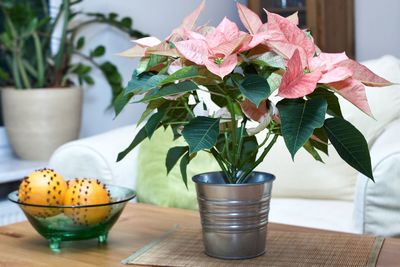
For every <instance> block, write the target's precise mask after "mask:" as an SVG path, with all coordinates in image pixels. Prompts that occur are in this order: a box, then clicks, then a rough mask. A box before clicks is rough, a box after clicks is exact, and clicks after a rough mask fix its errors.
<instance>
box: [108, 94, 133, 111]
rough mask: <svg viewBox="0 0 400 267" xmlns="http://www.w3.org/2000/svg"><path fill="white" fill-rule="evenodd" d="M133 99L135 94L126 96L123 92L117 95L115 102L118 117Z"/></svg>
mask: <svg viewBox="0 0 400 267" xmlns="http://www.w3.org/2000/svg"><path fill="white" fill-rule="evenodd" d="M132 97H133V94H125V93H124V92H121V93H119V94H118V95H117V97H116V98H115V100H114V102H113V107H114V112H115V116H118V115H119V114H120V113H121V111H122V110H123V109H124V107H125V106H126V105H127V104H128V103H129V101H130V100H131V98H132Z"/></svg>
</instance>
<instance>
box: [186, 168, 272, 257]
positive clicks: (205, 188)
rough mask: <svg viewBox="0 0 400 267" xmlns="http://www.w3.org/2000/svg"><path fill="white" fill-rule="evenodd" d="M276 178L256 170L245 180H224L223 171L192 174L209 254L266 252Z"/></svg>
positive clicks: (254, 254) (225, 255)
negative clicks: (240, 181) (245, 181)
mask: <svg viewBox="0 0 400 267" xmlns="http://www.w3.org/2000/svg"><path fill="white" fill-rule="evenodd" d="M274 180H275V176H274V175H272V174H269V173H262V172H253V173H252V174H251V178H250V180H249V182H248V183H246V184H225V183H224V180H223V173H222V172H211V173H204V174H199V175H196V176H194V177H193V181H194V182H195V184H196V191H197V200H198V203H199V211H200V217H201V224H202V227H203V243H204V248H205V253H206V254H207V255H209V256H212V257H216V258H222V259H247V258H253V257H257V256H260V255H262V254H264V253H265V249H266V235H267V224H268V214H269V204H270V199H271V190H272V182H273V181H274Z"/></svg>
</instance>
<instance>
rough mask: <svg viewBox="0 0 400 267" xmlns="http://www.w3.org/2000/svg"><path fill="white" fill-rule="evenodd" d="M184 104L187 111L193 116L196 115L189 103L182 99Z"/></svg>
mask: <svg viewBox="0 0 400 267" xmlns="http://www.w3.org/2000/svg"><path fill="white" fill-rule="evenodd" d="M182 102H183V105H184V106H185V109H186V110H187V112H188V113H189V114H190V116H192V118H194V117H196V116H195V115H194V113H193V111H192V110H191V109H190V107H189V105H188V103H187V102H186V101H185V100H183V99H182Z"/></svg>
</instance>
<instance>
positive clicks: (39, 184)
mask: <svg viewBox="0 0 400 267" xmlns="http://www.w3.org/2000/svg"><path fill="white" fill-rule="evenodd" d="M66 191H67V183H66V182H65V180H64V178H63V177H62V176H61V175H60V174H58V173H56V172H55V171H54V170H52V169H47V168H44V169H40V170H37V171H34V172H32V173H31V174H29V175H28V176H26V177H25V178H24V179H23V180H22V182H21V184H20V186H19V190H18V199H19V201H20V202H22V203H25V204H34V205H46V206H58V205H62V204H63V202H64V196H65V193H66ZM23 209H24V211H25V212H27V213H29V214H31V215H33V216H39V217H51V216H54V215H57V214H59V213H61V212H62V210H61V209H58V208H43V207H33V206H23Z"/></svg>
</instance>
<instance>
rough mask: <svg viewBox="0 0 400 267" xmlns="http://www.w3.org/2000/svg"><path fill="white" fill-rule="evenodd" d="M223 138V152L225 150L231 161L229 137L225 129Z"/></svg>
mask: <svg viewBox="0 0 400 267" xmlns="http://www.w3.org/2000/svg"><path fill="white" fill-rule="evenodd" d="M224 139H225V145H224V148H225V152H226V153H225V154H226V157H227V158H228V160H229V161H230V162H232V158H231V151H230V148H229V138H228V132H227V131H224Z"/></svg>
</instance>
